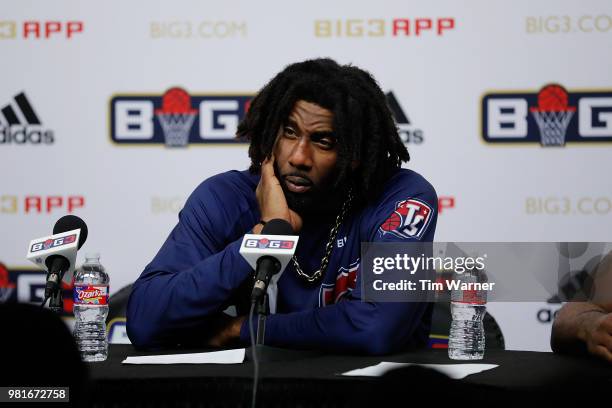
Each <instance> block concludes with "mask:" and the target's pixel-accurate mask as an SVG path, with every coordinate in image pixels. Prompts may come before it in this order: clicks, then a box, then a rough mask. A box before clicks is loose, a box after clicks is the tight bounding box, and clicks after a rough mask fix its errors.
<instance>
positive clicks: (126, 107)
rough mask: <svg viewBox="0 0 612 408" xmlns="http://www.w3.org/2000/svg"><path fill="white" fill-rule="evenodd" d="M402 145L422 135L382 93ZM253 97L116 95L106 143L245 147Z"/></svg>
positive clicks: (176, 92) (174, 91)
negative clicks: (240, 133) (244, 124)
mask: <svg viewBox="0 0 612 408" xmlns="http://www.w3.org/2000/svg"><path fill="white" fill-rule="evenodd" d="M386 97H387V101H388V103H389V107H390V109H391V111H392V114H393V116H394V118H395V120H396V122H397V124H398V130H399V134H400V137H401V139H402V141H403V142H404V143H405V144H421V143H423V140H424V135H423V131H422V130H421V129H419V128H415V127H414V126H413V125H412V123H411V122H410V120H409V119H408V116H407V115H406V113H405V111H404V110H403V109H402V107H401V106H400V104H399V102H398V100H397V99H396V97H395V95H394V93H393V92H388V93H387V94H386ZM252 98H253V95H248V94H235V95H232V94H201V95H190V94H189V93H188V92H187V91H186V90H184V89H182V88H178V87H174V88H170V89H168V90H167V91H166V92H165V93H164V94H163V95H144V94H134V95H127V94H124V95H115V96H113V97H112V98H111V101H110V107H109V109H110V115H109V118H110V124H109V127H110V138H111V141H112V142H113V143H115V144H118V145H151V144H153V145H165V146H166V147H187V146H189V145H192V144H196V145H197V144H200V145H201V144H207V143H245V141H241V140H238V139H236V138H235V135H236V129H237V127H238V124H239V123H240V121H241V120H242V119H243V118H244V116H245V115H246V113H247V112H248V109H249V106H250V104H251V100H252Z"/></svg>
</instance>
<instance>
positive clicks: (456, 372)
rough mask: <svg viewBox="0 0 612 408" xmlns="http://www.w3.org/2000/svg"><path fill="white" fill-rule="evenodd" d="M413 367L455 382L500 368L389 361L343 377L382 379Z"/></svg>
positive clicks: (353, 371) (480, 365)
mask: <svg viewBox="0 0 612 408" xmlns="http://www.w3.org/2000/svg"><path fill="white" fill-rule="evenodd" d="M412 365H416V366H421V367H425V368H431V369H432V370H436V371H439V372H441V373H442V374H446V375H447V376H449V377H450V378H452V379H453V380H461V379H462V378H465V377H467V376H468V375H470V374H476V373H479V372H481V371H486V370H490V369H492V368H495V367H498V365H497V364H416V363H392V362H389V361H383V362H380V363H378V364H376V365H373V366H369V367H364V368H358V369H356V370H351V371H347V372H345V373H342V375H346V376H366V377H380V376H382V375H383V374H385V373H386V372H387V371H389V370H393V369H395V368H400V367H408V366H412Z"/></svg>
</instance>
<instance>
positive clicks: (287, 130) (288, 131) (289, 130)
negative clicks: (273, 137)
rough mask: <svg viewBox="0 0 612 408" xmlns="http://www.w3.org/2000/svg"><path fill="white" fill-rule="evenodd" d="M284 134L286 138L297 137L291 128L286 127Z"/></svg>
mask: <svg viewBox="0 0 612 408" xmlns="http://www.w3.org/2000/svg"><path fill="white" fill-rule="evenodd" d="M284 133H285V136H295V129H293V128H292V127H289V126H285V129H284Z"/></svg>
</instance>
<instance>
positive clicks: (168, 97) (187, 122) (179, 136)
mask: <svg viewBox="0 0 612 408" xmlns="http://www.w3.org/2000/svg"><path fill="white" fill-rule="evenodd" d="M196 113H197V110H196V109H192V108H191V97H190V96H189V94H188V93H187V92H186V91H185V90H184V89H181V88H171V89H168V90H167V91H166V93H165V94H164V96H163V97H162V108H161V109H156V110H155V116H157V119H158V120H159V123H160V124H161V126H162V130H163V131H164V138H165V140H166V146H167V147H185V146H187V144H188V143H189V131H190V130H191V126H192V125H193V121H194V119H195V116H196Z"/></svg>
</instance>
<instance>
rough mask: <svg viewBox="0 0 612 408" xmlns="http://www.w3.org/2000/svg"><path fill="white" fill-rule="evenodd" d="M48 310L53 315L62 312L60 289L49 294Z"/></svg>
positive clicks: (62, 301) (62, 303) (62, 302)
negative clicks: (52, 312)
mask: <svg viewBox="0 0 612 408" xmlns="http://www.w3.org/2000/svg"><path fill="white" fill-rule="evenodd" d="M49 309H51V310H52V311H54V312H55V313H62V311H63V310H64V299H62V289H61V287H60V288H58V289H57V290H55V291H54V292H53V293H52V294H51V298H50V299H49Z"/></svg>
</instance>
